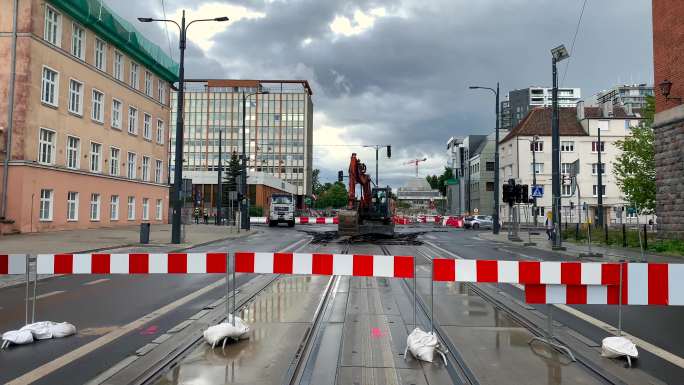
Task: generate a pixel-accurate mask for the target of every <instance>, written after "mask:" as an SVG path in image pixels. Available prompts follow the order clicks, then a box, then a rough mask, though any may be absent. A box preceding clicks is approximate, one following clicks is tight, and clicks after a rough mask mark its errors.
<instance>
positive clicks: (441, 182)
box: [425, 167, 454, 196]
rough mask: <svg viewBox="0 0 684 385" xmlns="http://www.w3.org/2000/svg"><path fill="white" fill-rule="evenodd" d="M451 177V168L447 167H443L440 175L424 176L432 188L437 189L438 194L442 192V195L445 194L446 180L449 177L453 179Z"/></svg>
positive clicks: (452, 175)
mask: <svg viewBox="0 0 684 385" xmlns="http://www.w3.org/2000/svg"><path fill="white" fill-rule="evenodd" d="M453 177H454V172H453V170H452V169H450V168H449V167H444V172H443V173H442V175H440V176H437V175H432V176H431V175H428V176H426V177H425V179H426V180H427V181H428V183H429V184H430V187H431V188H432V189H435V190H439V192H440V194H442V196H445V195H446V186H447V185H446V181H447V180H449V179H453Z"/></svg>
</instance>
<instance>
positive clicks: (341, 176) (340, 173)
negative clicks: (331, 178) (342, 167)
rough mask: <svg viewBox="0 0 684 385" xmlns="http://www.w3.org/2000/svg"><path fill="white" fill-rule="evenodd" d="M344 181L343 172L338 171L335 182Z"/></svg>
mask: <svg viewBox="0 0 684 385" xmlns="http://www.w3.org/2000/svg"><path fill="white" fill-rule="evenodd" d="M343 180H344V172H343V171H338V172H337V181H338V182H342V181H343Z"/></svg>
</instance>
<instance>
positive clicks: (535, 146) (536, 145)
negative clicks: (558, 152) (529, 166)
mask: <svg viewBox="0 0 684 385" xmlns="http://www.w3.org/2000/svg"><path fill="white" fill-rule="evenodd" d="M530 151H534V152H543V151H544V142H542V141H539V140H537V141H535V142H530Z"/></svg>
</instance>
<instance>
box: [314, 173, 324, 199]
mask: <svg viewBox="0 0 684 385" xmlns="http://www.w3.org/2000/svg"><path fill="white" fill-rule="evenodd" d="M320 175H321V170H319V169H317V168H315V169H313V171H311V191H313V193H314V195H316V196H318V195H320V194H321V193H322V192H323V190H324V189H323V185H322V184H321V180H320Z"/></svg>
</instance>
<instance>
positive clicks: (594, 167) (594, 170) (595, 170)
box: [591, 163, 606, 175]
mask: <svg viewBox="0 0 684 385" xmlns="http://www.w3.org/2000/svg"><path fill="white" fill-rule="evenodd" d="M598 170H599V165H598V163H592V164H591V175H598ZM601 174H603V175H605V174H606V164H605V163H601Z"/></svg>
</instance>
